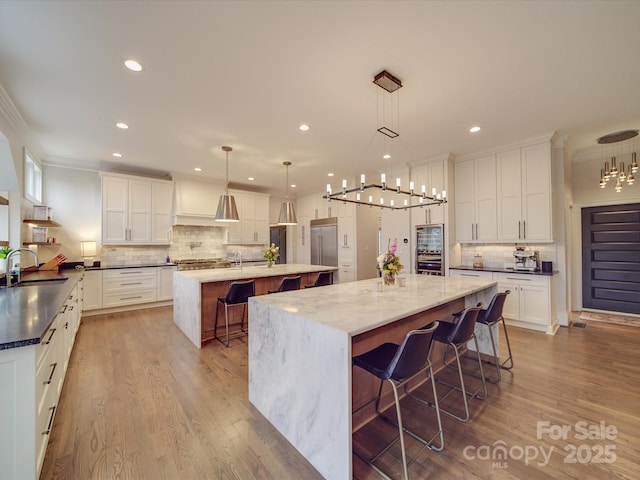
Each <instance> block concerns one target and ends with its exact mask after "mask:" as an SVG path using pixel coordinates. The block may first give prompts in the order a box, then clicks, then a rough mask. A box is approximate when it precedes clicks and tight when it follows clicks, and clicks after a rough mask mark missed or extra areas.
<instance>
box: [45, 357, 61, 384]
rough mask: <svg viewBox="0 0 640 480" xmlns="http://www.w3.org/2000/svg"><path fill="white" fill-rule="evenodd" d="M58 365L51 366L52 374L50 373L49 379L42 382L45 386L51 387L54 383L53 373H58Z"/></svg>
mask: <svg viewBox="0 0 640 480" xmlns="http://www.w3.org/2000/svg"><path fill="white" fill-rule="evenodd" d="M57 365H58V362H56V363H52V364H51V365H49V366H50V367H51V372H49V378H48V379H47V380H45V381H44V382H42V384H43V385H51V382H52V381H53V372H55V371H56V366H57Z"/></svg>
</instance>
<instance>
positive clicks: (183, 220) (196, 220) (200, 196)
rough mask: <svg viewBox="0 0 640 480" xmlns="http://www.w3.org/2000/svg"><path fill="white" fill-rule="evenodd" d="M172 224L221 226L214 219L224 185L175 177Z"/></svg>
mask: <svg viewBox="0 0 640 480" xmlns="http://www.w3.org/2000/svg"><path fill="white" fill-rule="evenodd" d="M174 178H176V184H175V200H176V202H175V212H174V213H175V216H174V217H173V224H174V225H199V226H211V227H212V226H218V227H220V226H223V224H222V223H220V222H216V221H215V216H216V210H217V208H218V201H219V199H220V195H223V194H224V185H222V184H218V183H213V182H203V181H200V180H195V179H193V178H182V177H179V176H178V177H176V176H174Z"/></svg>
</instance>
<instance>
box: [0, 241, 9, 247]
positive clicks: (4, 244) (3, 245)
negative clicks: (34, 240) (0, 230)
mask: <svg viewBox="0 0 640 480" xmlns="http://www.w3.org/2000/svg"><path fill="white" fill-rule="evenodd" d="M8 246H9V242H8V241H5V240H0V247H8Z"/></svg>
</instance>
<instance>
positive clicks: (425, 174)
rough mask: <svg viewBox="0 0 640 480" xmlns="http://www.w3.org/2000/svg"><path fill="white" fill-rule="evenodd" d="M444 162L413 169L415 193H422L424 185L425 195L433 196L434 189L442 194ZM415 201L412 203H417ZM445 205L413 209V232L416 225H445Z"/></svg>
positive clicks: (412, 177)
mask: <svg viewBox="0 0 640 480" xmlns="http://www.w3.org/2000/svg"><path fill="white" fill-rule="evenodd" d="M444 165H445V163H444V161H437V162H432V163H428V164H426V165H420V166H418V167H415V168H412V169H411V181H413V183H414V191H415V192H416V193H421V191H422V185H424V186H425V193H426V194H427V195H430V196H431V195H432V193H433V189H434V188H435V189H436V192H437V193H439V194H442V191H443V190H446V189H445V188H444ZM415 201H416V199H413V200H412V202H415ZM444 218H445V207H444V205H429V206H425V207H420V208H412V209H411V227H412V228H411V230H412V231H415V228H414V227H415V226H416V225H429V224H432V223H445V221H444Z"/></svg>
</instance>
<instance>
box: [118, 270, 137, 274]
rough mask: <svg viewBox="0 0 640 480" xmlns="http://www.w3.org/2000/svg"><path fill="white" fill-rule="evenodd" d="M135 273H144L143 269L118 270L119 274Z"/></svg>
mask: <svg viewBox="0 0 640 480" xmlns="http://www.w3.org/2000/svg"><path fill="white" fill-rule="evenodd" d="M134 273H142V271H141V270H127V271H126V272H118V274H119V275H131V274H134Z"/></svg>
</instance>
